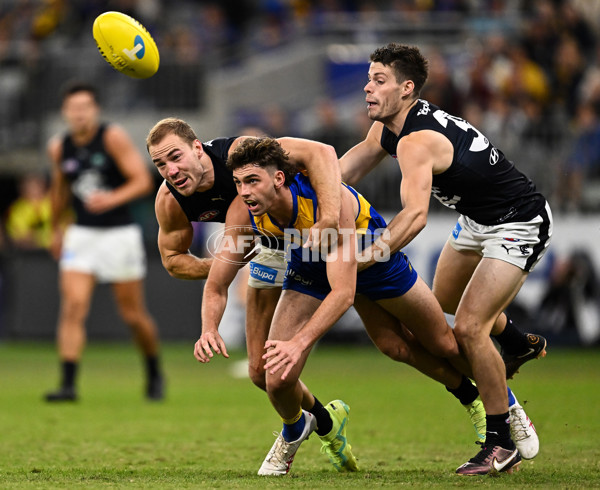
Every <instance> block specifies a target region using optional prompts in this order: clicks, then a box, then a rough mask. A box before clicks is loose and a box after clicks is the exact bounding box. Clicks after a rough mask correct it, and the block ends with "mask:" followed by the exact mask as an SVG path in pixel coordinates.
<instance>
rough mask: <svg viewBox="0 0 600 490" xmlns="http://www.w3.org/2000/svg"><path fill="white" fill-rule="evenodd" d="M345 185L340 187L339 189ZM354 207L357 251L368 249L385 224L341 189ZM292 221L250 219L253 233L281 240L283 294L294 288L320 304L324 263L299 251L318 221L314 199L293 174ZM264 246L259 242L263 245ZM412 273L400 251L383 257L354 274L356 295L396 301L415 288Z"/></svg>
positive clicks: (324, 289)
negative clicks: (284, 248) (285, 264)
mask: <svg viewBox="0 0 600 490" xmlns="http://www.w3.org/2000/svg"><path fill="white" fill-rule="evenodd" d="M344 185H345V184H344ZM345 187H346V188H347V189H348V190H349V191H350V192H351V193H352V195H353V196H354V198H355V199H356V201H357V203H358V212H357V214H356V218H355V224H356V230H357V235H358V236H359V240H358V244H357V249H358V251H360V250H362V249H364V248H366V247H368V246H369V245H370V244H371V243H372V242H373V241H374V240H376V239H377V237H378V236H379V235H380V234H381V233H382V232H383V231H384V230H385V228H386V226H387V223H386V222H385V220H384V219H383V217H382V216H381V215H380V214H379V213H378V212H377V210H376V209H375V208H373V207H372V206H371V204H370V203H369V202H368V201H367V200H366V199H365V198H364V197H363V196H362V195H361V194H359V193H358V192H356V190H354V189H353V188H352V187H350V186H345ZM290 191H291V193H292V200H293V211H292V219H291V220H290V222H289V223H287V224H286V225H285V226H283V225H281V224H279V223H277V222H276V221H275V220H273V219H272V218H271V217H270V216H269V214H268V213H266V214H263V215H261V216H253V215H252V214H250V220H251V222H252V227H253V228H254V231H255V232H256V233H257V234H259V235H262V236H263V237H267V238H268V239H269V240H273V239H276V240H277V241H280V242H281V241H284V242H285V243H286V246H287V252H288V269H287V271H286V277H285V280H284V283H283V289H293V290H295V291H299V292H301V293H304V294H308V295H310V296H314V297H316V298H319V299H323V298H324V297H325V296H326V295H327V294H328V292H329V291H330V290H331V289H330V287H329V282H328V280H327V272H326V262H325V260H324V258H323V257H321V256H320V255H319V254H318V253H317V252H311V251H310V250H308V249H304V248H302V244H303V243H304V242H305V241H306V239H307V238H308V232H309V230H310V228H311V227H312V226H313V225H314V223H315V222H316V220H317V209H318V201H317V194H316V192H315V190H314V189H313V188H312V186H311V184H310V181H309V179H308V177H306V176H304V175H303V174H298V175H297V176H296V178H295V179H294V181H293V182H292V184H291V185H290ZM263 242H264V240H263ZM416 278H417V274H416V272H415V271H414V269H413V268H412V266H411V265H410V262H409V261H408V258H407V257H406V255H404V254H403V253H402V252H397V253H394V254H392V255H391V256H389V257H385V258H383V259H382V261H381V262H377V263H375V264H374V265H372V266H371V267H369V268H368V269H366V270H364V271H361V272H359V273H358V277H357V293H361V294H365V295H366V296H368V297H370V298H371V299H383V298H393V297H397V296H401V295H402V294H404V293H405V292H406V291H408V290H409V289H410V288H411V287H412V286H413V284H414V283H415V281H416Z"/></svg>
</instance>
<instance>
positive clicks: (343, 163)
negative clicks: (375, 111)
mask: <svg viewBox="0 0 600 490" xmlns="http://www.w3.org/2000/svg"><path fill="white" fill-rule="evenodd" d="M382 131H383V124H381V123H380V122H375V123H373V125H372V126H371V129H369V132H368V134H367V137H366V138H365V139H364V140H363V141H361V142H360V143H358V144H357V145H355V146H354V147H352V148H350V149H349V150H348V151H347V152H346V153H344V155H343V156H342V157H341V158H340V168H341V171H342V180H343V181H344V182H345V183H346V184H348V185H351V186H355V185H356V184H357V183H358V182H360V180H361V179H362V178H363V177H364V176H365V175H367V174H368V173H369V172H370V171H371V170H373V169H374V168H375V167H376V166H377V165H378V164H379V163H380V162H381V161H382V160H383V159H384V158H385V156H386V155H387V153H386V152H385V150H384V149H383V148H382V147H381V143H380V140H381V132H382Z"/></svg>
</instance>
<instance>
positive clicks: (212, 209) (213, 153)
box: [165, 137, 237, 223]
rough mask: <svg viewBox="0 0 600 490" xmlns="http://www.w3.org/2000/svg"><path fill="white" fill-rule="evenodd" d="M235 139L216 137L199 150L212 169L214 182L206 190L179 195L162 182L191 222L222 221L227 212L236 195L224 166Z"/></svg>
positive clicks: (170, 186)
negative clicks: (211, 165) (209, 162)
mask: <svg viewBox="0 0 600 490" xmlns="http://www.w3.org/2000/svg"><path fill="white" fill-rule="evenodd" d="M235 140H236V137H232V138H216V139H214V140H211V141H208V142H206V143H202V148H203V149H204V152H205V153H206V154H207V155H208V156H209V157H210V159H211V161H212V164H213V168H214V169H215V183H214V185H213V186H212V187H211V188H210V189H208V190H207V191H203V192H194V193H193V194H192V195H191V196H182V195H181V194H179V192H177V189H175V188H174V187H173V186H172V185H171V184H169V183H168V182H165V183H166V184H167V187H168V188H169V190H170V191H171V194H173V197H174V198H175V199H177V202H178V203H179V205H180V206H181V209H183V212H184V213H185V215H186V216H187V218H188V219H189V220H190V221H213V222H217V223H224V222H225V216H226V215H227V209H229V205H230V204H231V202H232V201H233V200H234V199H235V198H236V196H237V189H236V187H235V183H234V182H233V174H232V172H231V171H230V170H228V169H227V167H226V166H225V164H226V163H227V156H228V152H229V148H231V145H232V144H233V142H234V141H235Z"/></svg>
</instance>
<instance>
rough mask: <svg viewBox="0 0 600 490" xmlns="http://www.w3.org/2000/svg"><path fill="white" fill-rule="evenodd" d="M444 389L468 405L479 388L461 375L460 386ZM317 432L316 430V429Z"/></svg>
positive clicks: (475, 396) (477, 394) (476, 395)
mask: <svg viewBox="0 0 600 490" xmlns="http://www.w3.org/2000/svg"><path fill="white" fill-rule="evenodd" d="M446 389H447V390H448V391H449V392H450V393H452V394H453V395H454V396H455V397H456V398H458V399H459V401H460V403H462V404H463V405H468V404H469V403H473V401H474V400H475V398H477V397H478V396H479V390H478V389H477V386H475V385H474V384H473V383H472V382H471V380H470V379H469V378H467V377H466V376H464V375H463V377H462V380H461V382H460V386H459V387H458V388H455V389H450V388H448V387H447V386H446ZM317 434H318V431H317Z"/></svg>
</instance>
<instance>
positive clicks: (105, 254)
mask: <svg viewBox="0 0 600 490" xmlns="http://www.w3.org/2000/svg"><path fill="white" fill-rule="evenodd" d="M59 267H60V269H61V270H65V271H66V270H69V271H78V272H83V273H86V274H92V275H93V276H95V277H96V280H97V281H98V282H109V283H112V282H126V281H135V280H138V279H143V278H144V277H145V275H146V252H145V249H144V241H143V239H142V230H141V228H140V227H139V225H137V224H131V225H126V226H115V227H111V228H96V227H92V226H79V225H71V226H69V227H68V228H67V231H66V232H65V236H64V239H63V248H62V254H61V258H60V262H59Z"/></svg>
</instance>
